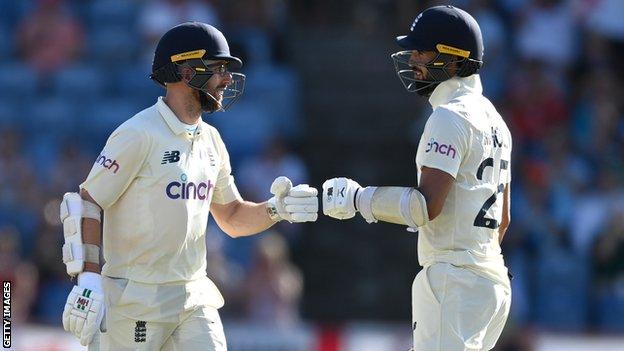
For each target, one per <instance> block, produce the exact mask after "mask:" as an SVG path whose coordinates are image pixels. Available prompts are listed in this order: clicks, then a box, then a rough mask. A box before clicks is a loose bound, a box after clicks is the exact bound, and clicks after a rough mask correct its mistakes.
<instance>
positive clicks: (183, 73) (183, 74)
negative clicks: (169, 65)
mask: <svg viewBox="0 0 624 351" xmlns="http://www.w3.org/2000/svg"><path fill="white" fill-rule="evenodd" d="M178 74H179V75H180V78H181V79H182V81H183V82H185V83H188V82H189V81H190V80H191V79H193V75H194V74H195V72H194V70H193V69H192V68H191V67H189V66H186V65H182V66H179V68H178Z"/></svg>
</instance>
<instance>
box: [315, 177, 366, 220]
mask: <svg viewBox="0 0 624 351" xmlns="http://www.w3.org/2000/svg"><path fill="white" fill-rule="evenodd" d="M361 189H362V187H361V186H360V184H358V183H357V182H356V181H354V180H351V179H349V178H332V179H329V180H326V181H325V183H323V214H325V215H326V216H330V217H333V218H336V219H349V218H353V217H354V216H355V214H356V212H357V209H356V208H355V195H356V193H357V192H358V191H360V190H361Z"/></svg>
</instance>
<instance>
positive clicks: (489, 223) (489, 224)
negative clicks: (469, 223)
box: [473, 157, 509, 229]
mask: <svg viewBox="0 0 624 351" xmlns="http://www.w3.org/2000/svg"><path fill="white" fill-rule="evenodd" d="M508 165H509V161H506V160H500V169H499V173H498V179H500V173H501V172H502V171H503V169H507V167H508ZM486 167H494V158H492V157H488V158H486V159H485V160H483V162H481V164H480V165H479V168H478V169H477V179H479V180H483V170H484V169H485V168H486ZM504 190H505V184H498V187H497V189H496V192H495V193H494V194H492V196H490V197H489V198H488V199H487V200H485V202H484V203H483V206H481V209H480V210H479V213H477V216H476V217H475V219H474V222H473V225H474V226H475V227H485V228H490V229H496V228H498V226H499V225H500V220H498V219H495V218H487V217H485V215H486V214H487V211H488V210H489V209H490V207H492V205H493V204H494V203H496V200H497V198H498V194H499V193H502V192H503V191H504Z"/></svg>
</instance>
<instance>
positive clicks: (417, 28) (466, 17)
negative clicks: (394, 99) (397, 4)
mask: <svg viewBox="0 0 624 351" xmlns="http://www.w3.org/2000/svg"><path fill="white" fill-rule="evenodd" d="M396 42H397V44H398V45H399V46H400V47H401V48H403V49H404V50H403V51H399V52H396V53H394V54H392V55H391V57H392V59H393V61H394V65H395V69H396V72H397V74H398V76H399V79H400V80H401V82H402V83H403V85H404V86H405V88H406V89H407V90H408V91H410V92H417V93H419V94H420V95H424V96H428V95H430V94H431V92H433V90H434V89H435V87H436V86H438V84H440V83H441V82H443V81H445V80H448V79H450V78H452V77H453V76H455V75H456V76H459V77H468V76H470V75H473V74H475V73H477V72H478V70H479V69H480V68H481V66H482V65H483V50H484V48H483V37H482V35H481V29H480V28H479V24H478V23H477V21H476V20H475V19H474V18H473V17H472V16H471V15H470V14H469V13H468V12H466V11H464V10H462V9H460V8H457V7H454V6H450V5H443V6H434V7H430V8H428V9H426V10H425V11H423V12H422V13H420V14H419V15H418V16H417V17H416V19H415V20H414V22H413V23H412V25H411V27H410V31H409V33H408V34H407V35H402V36H398V37H397V38H396ZM414 50H417V51H434V52H436V53H437V55H436V57H435V58H434V59H432V60H431V61H429V62H427V63H425V64H424V65H423V66H424V67H425V68H426V69H427V71H428V72H429V74H428V76H427V77H426V78H425V79H424V80H419V79H416V78H415V75H414V70H413V67H414V64H413V63H411V62H410V57H411V54H412V51H414ZM453 64H455V65H456V68H457V69H456V72H455V74H454V75H452V74H451V73H450V72H449V70H448V69H449V67H450V66H451V65H453Z"/></svg>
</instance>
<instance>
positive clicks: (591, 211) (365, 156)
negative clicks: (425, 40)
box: [0, 0, 624, 351]
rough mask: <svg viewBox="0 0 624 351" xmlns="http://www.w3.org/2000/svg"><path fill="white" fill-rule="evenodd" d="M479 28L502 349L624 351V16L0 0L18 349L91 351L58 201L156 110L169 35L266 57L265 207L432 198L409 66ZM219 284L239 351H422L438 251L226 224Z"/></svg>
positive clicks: (591, 8) (254, 102)
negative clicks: (329, 194) (110, 140)
mask: <svg viewBox="0 0 624 351" xmlns="http://www.w3.org/2000/svg"><path fill="white" fill-rule="evenodd" d="M439 3H451V4H455V5H458V6H460V7H462V8H464V9H466V10H468V11H469V12H470V13H472V14H473V15H474V16H475V17H476V18H477V20H478V22H479V23H480V25H481V28H482V31H483V34H484V37H485V47H486V51H485V66H484V68H483V70H482V79H483V82H484V86H485V94H486V95H487V96H488V97H490V98H491V99H492V100H493V102H494V103H495V105H496V106H497V107H498V109H499V111H501V113H502V114H503V116H504V118H505V119H506V121H507V123H508V124H509V125H510V127H511V129H512V132H513V136H514V155H513V156H514V160H513V163H514V170H515V171H514V178H513V186H512V200H513V201H512V224H511V228H510V230H509V232H508V234H507V236H506V238H505V241H504V244H503V250H504V254H505V257H506V261H507V263H508V265H509V266H510V267H511V270H512V271H513V272H514V274H515V279H514V280H513V283H512V285H513V307H512V313H511V317H510V320H509V322H508V326H507V327H506V330H505V334H504V335H503V337H502V339H501V340H500V342H499V345H498V346H497V348H496V350H499V351H530V350H535V351H542V350H548V351H555V350H566V351H570V350H624V192H623V190H624V186H623V184H624V182H623V176H624V167H623V163H624V152H623V150H624V108H623V107H624V106H623V104H624V100H623V99H622V96H624V95H623V93H624V91H623V87H624V85H623V82H624V80H623V79H624V64H623V62H624V21H622V17H623V16H624V1H621V0H492V1H487V0H462V1H445V2H439V1H415V0H337V1H327V0H326V1H323V0H318V1H313V0H299V1H288V0H235V1H227V0H203V1H193V0H154V1H147V0H81V1H78V0H76V1H62V0H24V1H17V0H0V87H1V88H0V240H1V241H0V276H1V277H2V279H3V280H11V281H13V320H12V321H13V349H15V350H81V349H82V348H81V347H80V345H78V343H77V341H75V340H74V339H73V337H71V336H70V335H69V334H67V333H64V332H63V331H62V327H61V325H60V323H61V311H62V307H63V304H64V301H65V298H66V295H67V293H68V291H69V290H70V289H71V286H72V283H71V282H70V280H69V279H68V278H67V276H66V274H65V272H64V271H65V268H64V266H63V264H62V262H61V250H60V247H61V243H62V229H61V227H60V223H59V220H58V213H57V212H58V205H59V201H60V198H61V196H62V194H63V193H64V192H66V191H74V190H76V189H77V185H78V184H79V183H80V182H81V181H82V180H83V179H84V177H86V175H87V173H88V171H89V169H90V167H91V165H92V163H93V160H94V159H95V157H96V156H97V155H98V153H99V151H100V149H101V147H102V146H103V145H104V142H105V141H106V138H107V136H108V135H109V133H110V132H111V131H112V130H113V129H114V128H115V127H116V126H117V125H118V124H119V123H121V122H122V121H124V120H125V119H127V118H129V117H130V116H132V115H133V114H134V113H136V112H138V111H139V110H141V109H143V108H145V107H147V106H149V105H151V104H153V103H154V101H155V98H156V96H158V95H159V94H161V93H162V90H161V89H160V88H159V87H157V86H156V85H155V84H154V83H152V82H151V81H150V80H149V79H148V78H147V75H148V74H149V70H150V64H151V57H152V53H153V50H154V48H155V44H156V41H157V39H158V38H159V37H160V35H161V34H162V33H164V32H165V31H166V30H167V29H169V28H170V27H172V26H173V25H175V24H177V23H180V22H183V21H186V20H199V21H204V22H207V23H210V24H213V25H215V26H217V27H218V28H220V29H222V31H223V32H224V33H225V35H226V37H227V38H228V40H229V42H230V46H231V48H232V51H233V52H234V54H236V55H237V56H241V57H242V58H243V60H244V61H245V66H244V68H243V73H245V74H246V75H247V87H246V91H245V93H244V95H243V96H242V98H241V100H240V101H238V102H237V103H236V104H235V105H234V106H233V107H232V109H231V110H230V111H228V112H226V113H218V114H215V115H209V116H205V120H206V121H207V122H208V123H211V124H213V125H215V126H216V127H217V128H218V129H219V130H220V131H221V133H222V135H223V138H224V140H225V142H226V145H227V146H228V149H229V151H230V154H231V158H232V163H233V168H234V175H235V176H236V178H237V182H238V185H239V188H240V190H241V193H242V194H243V196H245V197H246V198H247V199H250V200H257V201H261V200H264V199H266V198H267V197H268V196H269V194H268V189H269V186H270V183H271V180H272V179H273V178H274V177H275V176H277V175H281V174H286V175H289V176H290V177H291V178H292V179H293V181H294V182H308V183H310V184H312V185H314V186H316V187H320V185H321V183H322V181H323V180H324V179H326V178H328V177H333V176H338V175H347V176H351V177H353V178H355V179H356V180H358V181H359V182H360V183H361V184H363V185H368V184H387V185H399V184H402V185H407V184H415V169H414V161H413V160H414V156H415V154H416V145H417V142H418V139H419V135H420V132H421V130H422V127H423V124H424V121H425V117H426V116H427V115H428V113H429V111H430V108H429V106H428V105H427V103H426V101H425V100H424V99H419V98H418V97H417V96H415V95H412V94H409V93H407V92H406V91H405V90H404V89H403V87H402V85H401V83H400V82H399V80H398V79H397V78H396V76H395V73H394V68H393V65H392V62H391V60H390V57H389V55H390V53H392V52H393V51H397V49H398V48H397V47H395V45H394V36H395V35H399V34H402V33H405V32H406V31H407V30H408V28H409V25H410V23H411V22H412V20H413V18H414V17H415V16H416V14H417V13H418V12H420V10H422V9H424V8H426V7H428V6H431V5H434V4H439ZM207 241H208V247H209V250H208V251H209V252H208V254H207V255H208V257H207V258H208V262H209V263H208V266H209V269H208V274H209V276H210V277H211V278H212V279H213V280H214V281H215V282H216V283H217V285H218V286H219V287H220V288H221V290H222V292H223V293H224V295H225V297H226V301H227V303H226V306H225V307H224V308H223V309H222V317H223V319H224V324H225V328H226V334H227V336H228V343H229V348H230V350H233V351H239V350H245V351H268V350H272V351H274V350H283V351H299V350H301V351H307V350H310V351H352V350H353V351H355V350H357V351H362V350H370V351H386V350H387V351H400V350H407V349H408V347H409V344H410V291H411V290H410V286H411V282H412V279H413V277H414V275H415V274H416V273H417V272H418V270H419V266H418V264H417V260H416V237H415V236H414V235H413V234H411V233H408V232H406V231H404V230H403V229H402V228H399V227H398V226H391V225H383V224H377V225H367V224H365V223H364V221H363V220H361V219H358V220H353V221H349V222H343V223H337V222H335V221H330V220H327V219H325V218H321V219H320V220H319V221H318V222H317V223H315V224H311V225H300V226H294V225H292V226H291V225H288V224H283V225H279V226H276V227H275V228H274V230H271V232H270V233H266V234H263V235H261V236H255V237H252V238H245V239H236V240H233V239H230V238H228V237H227V236H225V235H224V234H223V233H222V232H220V231H219V229H218V228H216V227H215V226H214V225H213V224H211V225H209V228H208V234H207Z"/></svg>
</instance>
